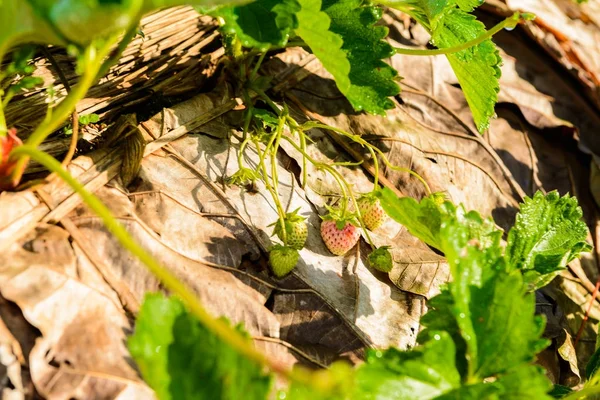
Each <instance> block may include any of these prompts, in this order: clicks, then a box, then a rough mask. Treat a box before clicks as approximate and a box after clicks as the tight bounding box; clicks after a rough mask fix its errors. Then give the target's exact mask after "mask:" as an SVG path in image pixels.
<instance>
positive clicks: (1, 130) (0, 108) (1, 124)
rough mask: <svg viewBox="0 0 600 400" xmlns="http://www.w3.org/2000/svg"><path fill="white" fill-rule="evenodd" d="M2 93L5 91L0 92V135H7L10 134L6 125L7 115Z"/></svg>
mask: <svg viewBox="0 0 600 400" xmlns="http://www.w3.org/2000/svg"><path fill="white" fill-rule="evenodd" d="M2 94H3V92H0V137H6V135H8V126H7V125H6V117H5V116H4V104H3V101H2Z"/></svg>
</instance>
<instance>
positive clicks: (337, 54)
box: [296, 0, 350, 94]
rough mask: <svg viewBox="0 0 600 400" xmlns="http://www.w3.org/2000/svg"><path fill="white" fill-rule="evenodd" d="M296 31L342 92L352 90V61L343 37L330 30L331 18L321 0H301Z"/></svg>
mask: <svg viewBox="0 0 600 400" xmlns="http://www.w3.org/2000/svg"><path fill="white" fill-rule="evenodd" d="M300 5H301V7H302V8H301V10H300V11H299V12H298V14H297V18H298V28H297V29H296V33H297V34H298V36H300V37H301V38H302V40H304V42H306V44H307V45H308V46H309V47H310V49H311V50H312V52H313V53H314V54H315V56H317V58H318V59H319V60H320V61H321V63H322V64H323V66H324V67H325V68H326V69H327V71H329V73H330V74H331V75H333V77H334V78H335V82H336V84H337V87H338V88H339V89H340V92H342V93H344V94H345V93H347V92H348V91H349V90H350V78H349V75H350V61H349V60H348V57H347V55H346V52H345V51H344V50H342V45H343V40H342V37H341V36H340V35H338V34H336V33H334V32H332V31H331V30H330V25H331V19H330V18H329V16H328V15H327V14H326V13H325V12H323V11H322V10H321V6H322V3H321V0H300Z"/></svg>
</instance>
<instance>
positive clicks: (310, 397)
mask: <svg viewBox="0 0 600 400" xmlns="http://www.w3.org/2000/svg"><path fill="white" fill-rule="evenodd" d="M355 373H356V372H355V370H354V368H352V366H351V365H349V364H348V363H346V362H343V361H337V362H334V363H333V364H331V365H330V366H329V368H328V369H326V370H319V371H314V372H312V375H311V381H312V382H313V384H312V385H310V386H309V385H305V384H301V383H299V382H297V381H293V382H292V384H291V386H290V388H289V391H288V393H284V392H281V393H280V395H279V397H278V398H279V399H285V400H351V399H353V397H351V396H350V394H351V391H352V390H353V388H354V383H355Z"/></svg>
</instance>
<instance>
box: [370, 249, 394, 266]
mask: <svg viewBox="0 0 600 400" xmlns="http://www.w3.org/2000/svg"><path fill="white" fill-rule="evenodd" d="M368 258H369V264H370V265H371V267H373V268H375V269H376V270H378V271H381V272H390V271H391V270H392V268H393V267H394V261H393V259H392V253H390V246H382V247H380V248H378V249H375V250H373V252H371V254H369V257H368Z"/></svg>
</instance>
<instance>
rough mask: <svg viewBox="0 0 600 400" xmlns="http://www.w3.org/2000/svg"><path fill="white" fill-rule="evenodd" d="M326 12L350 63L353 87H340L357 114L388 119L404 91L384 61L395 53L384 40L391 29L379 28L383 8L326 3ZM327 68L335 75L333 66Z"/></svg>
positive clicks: (347, 0) (352, 0)
mask: <svg viewBox="0 0 600 400" xmlns="http://www.w3.org/2000/svg"><path fill="white" fill-rule="evenodd" d="M322 9H323V10H324V11H325V12H326V13H327V15H328V16H329V17H330V18H331V26H330V30H331V31H332V32H334V33H336V34H338V35H340V36H341V38H342V40H343V46H342V50H344V52H345V53H346V57H347V58H348V61H349V62H350V73H349V76H348V77H349V79H350V86H349V87H348V89H347V90H342V87H340V86H339V84H338V87H340V91H342V93H343V94H344V95H345V96H346V98H347V99H348V101H350V103H351V104H352V106H353V107H354V109H355V110H357V111H362V110H364V111H366V112H369V113H371V114H378V115H384V114H385V110H387V109H391V108H393V107H394V103H393V102H392V101H391V100H390V99H389V97H391V96H395V95H397V94H398V93H399V92H400V87H399V86H398V84H397V83H396V82H395V81H394V79H395V77H396V75H397V74H398V73H397V72H396V70H395V69H393V68H392V67H390V66H389V65H388V64H387V63H385V62H384V61H382V60H383V59H385V58H388V57H391V56H392V55H393V54H394V49H393V47H392V46H391V45H390V44H389V43H388V42H386V41H385V40H384V39H385V37H386V36H387V34H388V29H387V28H386V27H383V26H375V24H376V23H377V21H379V20H380V19H381V14H382V10H381V8H380V7H374V6H372V5H364V2H363V1H362V0H324V1H323V6H322ZM300 36H302V35H300ZM311 48H312V47H311ZM324 65H325V64H324ZM325 67H326V68H327V69H328V70H329V71H330V72H331V70H330V68H331V67H330V66H327V65H325ZM332 74H333V72H332ZM333 75H334V76H335V74H333ZM337 79H338V78H337V77H336V81H337Z"/></svg>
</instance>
